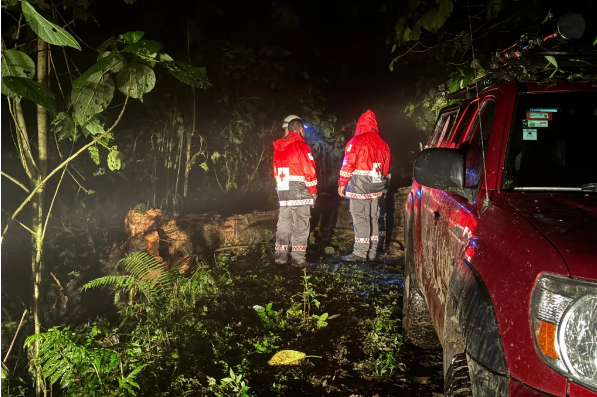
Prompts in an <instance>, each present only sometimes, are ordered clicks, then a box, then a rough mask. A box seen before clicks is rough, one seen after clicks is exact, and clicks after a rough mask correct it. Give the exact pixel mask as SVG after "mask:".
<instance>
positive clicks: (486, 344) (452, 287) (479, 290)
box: [446, 260, 508, 376]
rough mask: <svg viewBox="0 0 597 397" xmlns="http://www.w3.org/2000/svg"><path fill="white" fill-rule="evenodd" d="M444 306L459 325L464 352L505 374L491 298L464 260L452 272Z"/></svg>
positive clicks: (470, 266) (492, 369) (505, 369)
mask: <svg viewBox="0 0 597 397" xmlns="http://www.w3.org/2000/svg"><path fill="white" fill-rule="evenodd" d="M448 305H449V306H450V309H451V310H450V312H452V313H453V315H454V316H455V320H456V322H457V324H458V326H459V328H460V329H459V331H461V332H459V333H461V335H462V338H463V340H464V344H465V347H466V353H467V355H468V356H469V357H470V358H472V359H473V360H475V361H476V362H477V363H479V364H480V365H482V366H483V367H485V368H487V369H489V370H490V371H492V372H494V373H496V374H500V375H504V376H507V375H508V367H507V366H506V358H505V355H504V348H503V346H502V339H501V337H500V331H499V329H498V324H497V318H496V316H495V311H494V309H493V304H492V303H491V297H490V296H489V292H488V291H487V288H486V287H485V284H484V283H483V280H482V279H481V277H480V276H479V274H478V273H477V272H476V271H475V269H474V268H473V267H472V265H471V264H470V263H469V262H467V261H465V260H461V261H459V262H458V264H457V265H456V266H455V268H454V271H453V272H452V276H451V278H450V284H449V287H448ZM446 320H447V319H446ZM446 324H447V322H446Z"/></svg>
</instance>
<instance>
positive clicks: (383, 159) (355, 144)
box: [338, 110, 390, 199]
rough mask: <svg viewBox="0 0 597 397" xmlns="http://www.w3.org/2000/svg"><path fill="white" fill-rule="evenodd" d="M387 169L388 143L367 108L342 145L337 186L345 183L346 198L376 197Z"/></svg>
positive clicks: (388, 158) (388, 163)
mask: <svg viewBox="0 0 597 397" xmlns="http://www.w3.org/2000/svg"><path fill="white" fill-rule="evenodd" d="M389 171H390V147H389V146H388V144H387V143H386V142H385V141H384V140H383V139H381V137H380V136H379V130H378V128H377V121H376V120H375V114H373V112H372V111H370V110H367V111H366V112H365V113H363V114H362V115H361V117H360V118H359V121H358V123H357V128H356V131H355V134H354V137H353V138H352V139H351V140H350V141H348V143H347V144H346V148H345V149H344V162H343V163H342V169H341V170H340V180H339V181H338V186H346V192H345V194H346V198H349V199H370V198H377V197H380V196H381V195H382V194H383V190H384V178H385V177H386V175H387V174H388V172H389Z"/></svg>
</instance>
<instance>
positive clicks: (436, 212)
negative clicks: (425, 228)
mask: <svg viewBox="0 0 597 397" xmlns="http://www.w3.org/2000/svg"><path fill="white" fill-rule="evenodd" d="M433 220H434V221H439V211H433Z"/></svg>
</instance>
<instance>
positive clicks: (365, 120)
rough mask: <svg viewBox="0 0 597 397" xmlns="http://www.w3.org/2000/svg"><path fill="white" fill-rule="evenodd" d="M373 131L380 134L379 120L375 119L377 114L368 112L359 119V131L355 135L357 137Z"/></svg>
mask: <svg viewBox="0 0 597 397" xmlns="http://www.w3.org/2000/svg"><path fill="white" fill-rule="evenodd" d="M371 131H374V132H377V133H379V129H378V128H377V120H376V119H375V113H373V112H372V111H371V110H367V111H366V112H365V113H363V114H362V115H361V117H359V121H358V122H357V129H356V132H355V133H354V135H355V136H357V135H361V134H364V133H367V132H371Z"/></svg>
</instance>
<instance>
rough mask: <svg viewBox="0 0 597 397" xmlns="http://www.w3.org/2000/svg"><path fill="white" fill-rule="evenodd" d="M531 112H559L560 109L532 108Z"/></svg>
mask: <svg viewBox="0 0 597 397" xmlns="http://www.w3.org/2000/svg"><path fill="white" fill-rule="evenodd" d="M531 112H552V113H557V112H558V109H556V108H531Z"/></svg>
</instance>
